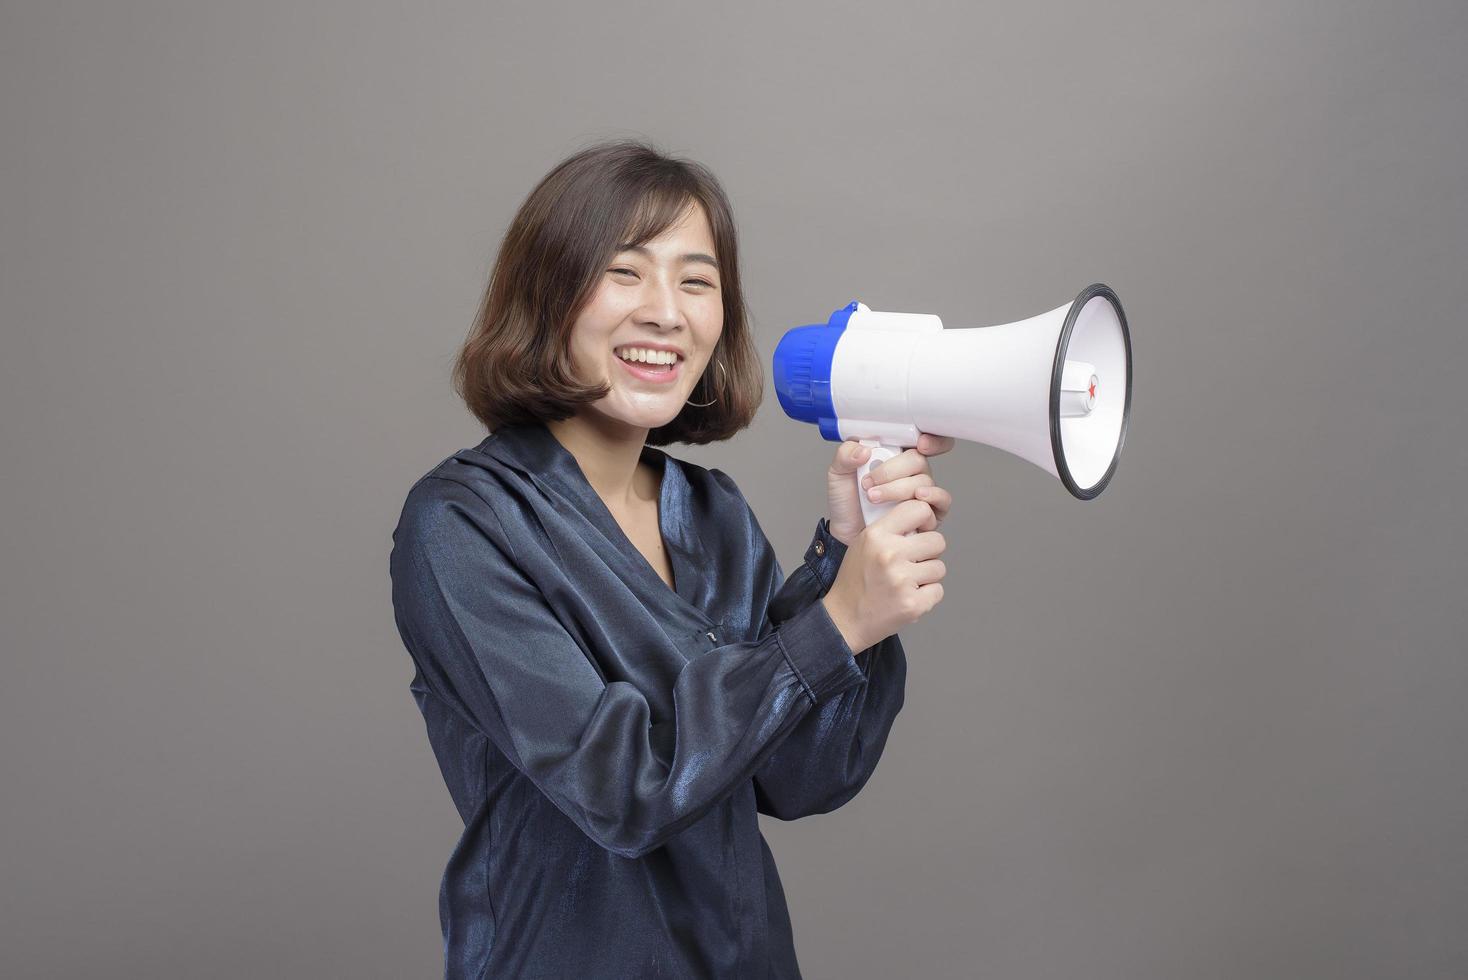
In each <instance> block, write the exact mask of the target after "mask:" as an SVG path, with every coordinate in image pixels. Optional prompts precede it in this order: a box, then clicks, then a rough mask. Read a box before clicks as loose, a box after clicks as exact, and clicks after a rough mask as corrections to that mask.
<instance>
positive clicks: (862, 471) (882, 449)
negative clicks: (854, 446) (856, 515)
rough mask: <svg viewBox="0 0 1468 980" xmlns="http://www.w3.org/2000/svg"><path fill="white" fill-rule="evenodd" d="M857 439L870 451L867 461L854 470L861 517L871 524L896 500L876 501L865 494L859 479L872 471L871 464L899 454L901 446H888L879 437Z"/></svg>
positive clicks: (894, 503) (874, 464) (895, 504)
mask: <svg viewBox="0 0 1468 980" xmlns="http://www.w3.org/2000/svg"><path fill="white" fill-rule="evenodd" d="M857 441H858V442H860V443H861V444H862V445H863V446H867V447H869V448H870V449H871V451H872V454H871V456H869V457H867V461H866V462H865V463H862V464H861V466H859V467H857V470H856V495H857V496H858V497H860V498H861V519H862V521H864V522H865V523H866V525H867V526H871V523H872V522H873V521H875V520H876V519H877V518H879V517H881V516H882V515H883V514H885V513H887V512H888V511H889V510H891V509H892V508H893V507H896V506H897V501H895V500H884V501H882V502H881V503H876V502H875V501H873V500H872V499H871V498H870V497H868V496H867V492H866V490H865V488H863V487H862V485H861V481H862V480H863V479H865V478H866V475H867V474H868V473H870V472H871V471H872V467H873V466H876V465H878V464H880V463H883V462H885V461H886V460H889V459H891V458H892V457H893V456H897V455H899V454H900V453H901V452H902V447H901V446H889V445H887V444H886V443H884V442H882V441H881V440H880V439H859V440H857Z"/></svg>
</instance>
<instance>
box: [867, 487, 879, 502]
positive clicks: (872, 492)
mask: <svg viewBox="0 0 1468 980" xmlns="http://www.w3.org/2000/svg"><path fill="white" fill-rule="evenodd" d="M867 496H868V497H870V498H871V499H872V500H881V499H882V491H881V488H879V487H873V488H872V489H870V490H868V491H867Z"/></svg>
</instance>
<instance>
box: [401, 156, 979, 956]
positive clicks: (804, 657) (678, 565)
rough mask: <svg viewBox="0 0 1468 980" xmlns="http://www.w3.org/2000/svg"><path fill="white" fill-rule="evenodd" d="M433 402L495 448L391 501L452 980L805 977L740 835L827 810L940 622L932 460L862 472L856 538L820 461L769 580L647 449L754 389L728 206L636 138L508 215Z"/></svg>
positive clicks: (704, 425)
mask: <svg viewBox="0 0 1468 980" xmlns="http://www.w3.org/2000/svg"><path fill="white" fill-rule="evenodd" d="M659 352H667V353H659ZM659 360H661V361H671V362H672V363H664V364H658V363H652V362H655V361H659ZM454 382H455V389H456V390H457V391H458V392H459V394H460V395H461V396H462V397H463V398H464V399H465V401H466V402H467V403H468V405H469V407H470V409H471V410H472V411H473V412H474V414H475V415H476V416H477V417H478V418H479V419H480V421H482V422H483V423H484V424H485V426H486V427H487V428H488V429H490V430H491V434H490V435H489V437H488V438H486V439H485V440H484V441H483V442H481V443H480V444H479V445H478V446H476V447H475V448H473V449H465V450H462V451H460V452H458V453H456V454H454V455H453V456H452V457H449V458H448V459H445V460H444V461H443V462H441V463H440V464H439V465H438V466H436V467H434V468H433V469H432V470H431V471H430V472H429V473H427V474H426V475H424V476H423V477H422V478H421V479H420V480H418V482H417V483H416V484H414V486H413V487H412V489H411V490H410V491H409V493H408V498H407V502H406V504H405V505H404V508H403V512H402V516H401V519H400V520H399V523H398V526H397V529H396V530H395V531H394V533H393V542H394V544H393V551H392V560H391V570H392V584H393V604H394V610H395V614H396V618H397V624H398V629H399V631H400V632H401V634H402V637H403V641H404V643H405V645H406V646H407V648H408V651H409V653H410V654H411V655H412V657H413V660H414V664H415V667H416V670H415V674H414V677H413V681H412V684H411V690H412V691H413V694H414V696H415V698H416V699H417V702H418V706H419V708H420V709H421V710H422V712H423V716H424V719H425V720H426V722H427V726H428V735H429V739H430V741H431V743H432V746H433V749H434V752H435V755H436V756H437V758H438V762H439V765H440V768H441V770H442V772H443V776H444V779H445V781H446V782H447V783H448V787H449V790H450V792H451V794H452V795H453V798H454V802H455V804H456V805H457V806H458V809H459V812H460V814H461V816H462V817H463V819H464V825H465V826H464V834H463V836H462V838H461V839H460V841H459V844H458V846H457V847H456V849H455V850H454V852H453V855H452V857H451V858H450V860H449V862H448V867H447V869H446V871H445V873H444V877H443V884H442V889H441V891H440V895H439V915H440V922H441V925H442V927H443V930H444V952H445V958H446V962H445V972H446V975H447V976H450V977H470V978H473V977H486V976H487V977H502V976H503V977H521V976H536V977H540V976H546V977H551V976H554V977H740V978H744V977H798V976H799V975H800V974H799V968H798V966H797V964H796V958H795V951H794V945H793V940H792V936H791V929H790V919H789V915H788V913H787V910H786V906H785V900H784V895H783V892H782V890H781V886H780V880H779V876H778V874H777V873H776V871H775V867H774V863H773V860H772V858H771V854H770V851H769V848H768V846H767V845H766V844H765V841H764V838H763V837H762V836H761V834H760V831H759V824H758V819H757V814H759V813H765V814H769V815H772V816H776V817H779V818H781V819H785V820H793V819H796V818H798V817H802V816H806V815H809V814H814V813H824V812H827V811H829V810H832V809H835V808H836V807H838V806H840V805H842V804H843V803H845V802H846V801H847V800H848V799H850V798H851V797H852V796H853V795H855V794H856V792H857V791H858V790H859V789H860V788H861V787H862V785H863V784H864V783H865V782H866V780H867V778H868V777H869V776H870V775H871V773H872V770H873V768H874V767H875V766H876V764H877V759H878V757H879V756H880V755H881V752H882V748H883V746H884V744H885V743H886V739H887V734H888V731H889V729H890V728H891V725H892V721H893V719H894V717H895V716H896V714H897V712H898V710H899V709H900V708H901V706H902V700H903V688H904V683H905V678H906V671H907V662H906V658H905V654H904V652H903V649H902V644H901V643H900V641H899V640H898V638H897V636H896V635H895V633H896V630H897V629H898V628H899V627H901V626H902V625H905V624H907V623H910V622H913V621H915V620H916V619H917V618H918V617H920V616H921V615H923V614H924V613H926V612H927V611H929V610H930V609H932V608H933V606H935V605H936V604H937V603H938V602H939V601H940V600H941V598H942V585H941V584H940V583H939V580H940V579H942V577H943V575H944V571H945V569H944V566H943V563H942V561H941V560H939V559H938V557H937V556H938V555H939V554H940V553H941V552H942V550H943V547H944V542H943V538H942V535H941V534H940V533H938V532H937V530H936V528H937V526H938V523H939V521H940V520H941V519H942V518H943V517H944V516H946V514H947V512H948V508H949V504H950V498H949V495H948V494H947V492H945V491H944V490H942V489H941V488H939V487H937V486H935V485H934V483H933V479H932V476H931V473H930V471H929V468H928V465H927V461H926V459H925V457H924V453H928V454H935V453H940V452H946V451H947V450H948V449H950V448H951V447H952V440H951V439H936V438H933V437H931V436H924V437H923V439H924V443H923V445H921V446H919V447H918V449H919V450H921V451H911V450H910V451H908V452H907V453H904V454H902V455H900V456H897V457H894V458H893V459H891V460H889V461H887V462H886V463H884V464H883V465H882V466H880V467H878V468H876V469H875V470H874V472H873V474H872V484H873V487H874V489H877V490H879V491H880V493H881V494H884V495H886V496H885V499H889V500H893V499H895V500H898V501H900V502H899V504H898V506H897V507H895V508H893V510H892V511H891V512H890V513H888V514H887V515H885V516H884V517H883V518H882V519H880V520H878V521H875V522H874V523H873V524H872V526H871V527H869V528H863V526H862V518H861V507H860V502H859V500H858V499H857V496H856V493H857V491H856V488H855V486H854V479H853V476H852V474H853V472H854V471H855V469H856V468H857V467H858V466H859V465H860V464H861V463H862V462H863V461H864V460H865V458H866V453H867V450H866V449H865V448H864V447H861V446H860V445H859V444H857V443H856V442H854V441H848V442H845V443H843V444H842V445H841V446H840V447H839V449H838V450H837V452H836V457H835V460H834V461H833V463H832V464H831V466H830V469H829V478H828V479H829V482H828V490H829V497H830V507H831V509H830V514H831V517H830V519H829V520H827V519H824V518H823V519H821V520H820V521H818V523H817V526H816V531H815V536H814V538H813V540H812V542H811V545H810V548H809V549H808V550H807V551H806V554H805V561H804V563H803V564H802V565H801V566H800V567H799V568H797V569H796V570H795V572H794V574H792V575H791V576H790V577H789V578H788V579H787V578H786V577H785V576H784V574H783V573H782V571H781V569H780V566H779V563H778V562H777V561H776V558H775V553H774V550H773V548H772V547H771V545H770V543H769V541H768V540H767V539H766V538H765V536H764V533H763V532H762V531H761V529H760V526H759V524H758V522H757V521H756V520H755V517H754V514H753V513H752V512H751V511H750V509H749V505H748V504H747V503H746V502H745V499H744V497H743V495H742V494H741V493H740V491H739V488H738V487H737V486H736V485H735V484H734V481H733V480H732V479H730V477H729V476H728V475H727V474H725V473H724V472H722V471H721V470H718V469H704V468H703V467H700V466H696V465H694V464H691V463H688V462H684V461H681V460H678V459H675V458H674V457H672V456H669V455H667V454H666V453H664V452H662V451H661V450H659V449H655V448H653V447H654V446H660V445H666V444H668V443H670V442H673V441H681V442H688V443H708V442H712V441H715V440H722V439H727V438H729V437H730V436H732V435H733V434H734V433H736V432H738V431H739V430H740V429H742V428H744V427H746V426H747V425H748V424H749V423H750V421H751V420H752V418H753V416H754V411H755V409H756V407H757V406H758V404H759V401H760V397H761V393H762V388H763V373H762V371H761V367H760V361H759V358H758V355H757V353H756V351H755V348H754V344H753V341H752V339H751V337H750V332H749V327H748V323H747V320H746V317H745V311H744V303H743V299H742V295H741V291H740V284H739V265H738V257H737V253H736V240H735V231H734V225H733V219H732V217H731V213H730V209H729V205H728V202H727V199H726V197H725V195H724V193H723V191H722V189H721V188H720V186H719V184H718V182H717V180H716V179H715V178H714V177H713V176H712V175H711V174H709V173H708V171H707V170H705V169H704V168H702V167H701V166H699V165H697V164H695V163H691V162H686V161H681V160H675V159H670V158H668V157H665V156H663V155H661V154H659V153H658V152H657V151H656V150H654V149H652V148H651V147H648V146H646V145H643V144H641V143H636V142H626V141H624V142H616V143H610V144H602V145H599V146H594V147H591V148H590V149H587V150H585V151H583V152H581V153H578V154H576V155H575V156H573V157H571V158H570V159H568V160H566V161H564V162H563V163H561V164H560V165H559V166H557V167H556V168H555V169H554V170H552V171H551V172H550V173H549V174H548V175H547V176H546V177H545V178H544V179H543V180H542V181H541V183H540V184H539V185H538V186H537V187H536V188H535V190H534V191H533V192H532V193H531V195H530V196H529V198H527V200H526V201H525V203H524V204H523V205H522V207H521V208H520V211H519V213H518V214H517V215H516V216H515V219H514V221H513V222H512V224H511V227H510V229H509V231H508V233H507V234H506V236H505V240H504V243H503V246H502V248H501V251H500V254H499V256H498V259H497V261H496V265H495V269H494V272H493V274H492V276H491V279H490V284H489V289H488V291H487V294H486V296H485V300H484V303H483V305H482V307H481V309H480V313H479V316H478V318H477V320H476V323H475V326H474V328H473V329H472V331H471V334H470V337H469V339H468V341H467V342H466V344H465V346H464V349H463V351H462V352H461V354H460V357H459V360H458V363H457V365H456V369H455V375H454ZM909 531H912V532H916V533H913V534H911V535H908V534H907V532H909ZM853 651H856V652H855V653H853Z"/></svg>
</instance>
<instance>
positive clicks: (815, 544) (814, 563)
mask: <svg viewBox="0 0 1468 980" xmlns="http://www.w3.org/2000/svg"><path fill="white" fill-rule="evenodd" d="M845 557H846V545H844V544H842V543H841V542H840V541H839V540H837V539H836V538H835V537H833V536H832V534H831V522H830V520H829V519H828V518H825V517H822V518H821V519H820V520H819V521H817V522H816V533H815V537H814V538H812V539H811V542H810V547H809V548H807V549H806V550H805V563H806V564H807V565H809V566H810V570H811V572H812V573H814V575H815V577H816V581H818V582H819V583H820V592H819V593H817V595H818V596H824V595H825V594H826V593H827V592H829V591H830V590H831V584H832V583H833V582H835V581H836V573H837V572H839V571H840V570H841V559H842V558H845Z"/></svg>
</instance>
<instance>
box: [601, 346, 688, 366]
mask: <svg viewBox="0 0 1468 980" xmlns="http://www.w3.org/2000/svg"><path fill="white" fill-rule="evenodd" d="M616 354H617V356H618V357H620V358H622V360H624V361H645V362H647V363H648V364H672V363H674V362H675V361H677V360H678V355H677V354H676V353H674V352H673V351H670V350H652V349H650V348H647V347H619V348H617V351H616Z"/></svg>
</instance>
